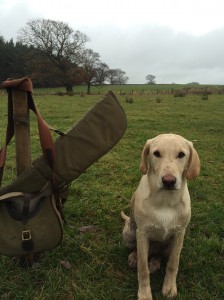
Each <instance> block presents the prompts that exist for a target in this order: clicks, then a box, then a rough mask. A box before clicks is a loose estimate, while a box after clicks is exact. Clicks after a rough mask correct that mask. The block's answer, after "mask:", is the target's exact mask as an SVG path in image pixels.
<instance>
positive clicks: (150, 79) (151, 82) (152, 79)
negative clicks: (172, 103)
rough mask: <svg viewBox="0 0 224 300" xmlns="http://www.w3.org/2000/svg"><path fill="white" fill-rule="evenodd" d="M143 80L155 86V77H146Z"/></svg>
mask: <svg viewBox="0 0 224 300" xmlns="http://www.w3.org/2000/svg"><path fill="white" fill-rule="evenodd" d="M145 79H146V80H147V84H156V80H155V79H156V76H154V75H151V74H150V75H147V76H146V77H145Z"/></svg>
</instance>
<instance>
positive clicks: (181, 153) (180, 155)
mask: <svg viewBox="0 0 224 300" xmlns="http://www.w3.org/2000/svg"><path fill="white" fill-rule="evenodd" d="M184 156H185V153H184V152H182V151H181V152H179V153H178V156H177V157H178V158H183V157H184Z"/></svg>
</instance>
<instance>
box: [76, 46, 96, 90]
mask: <svg viewBox="0 0 224 300" xmlns="http://www.w3.org/2000/svg"><path fill="white" fill-rule="evenodd" d="M100 63H101V61H100V55H99V53H97V52H94V51H93V50H91V49H86V50H84V51H83V55H82V58H81V64H80V66H81V70H82V75H81V78H82V79H83V81H84V82H85V83H86V84H87V93H88V94H90V86H91V85H94V84H96V83H97V72H96V70H97V68H98V67H99V65H100Z"/></svg>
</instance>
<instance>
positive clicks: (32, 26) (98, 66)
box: [0, 18, 129, 93]
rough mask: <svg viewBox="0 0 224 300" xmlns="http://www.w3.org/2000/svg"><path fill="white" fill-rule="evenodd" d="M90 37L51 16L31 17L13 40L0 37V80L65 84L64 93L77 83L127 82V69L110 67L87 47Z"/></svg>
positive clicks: (47, 84)
mask: <svg viewBox="0 0 224 300" xmlns="http://www.w3.org/2000/svg"><path fill="white" fill-rule="evenodd" d="M88 41H89V38H88V37H87V35H86V34H84V33H82V32H80V31H74V30H73V29H72V28H71V27H69V25H68V24H66V23H64V22H60V21H54V20H50V19H40V18H38V19H32V20H30V21H28V22H27V23H26V25H25V26H24V27H22V28H21V29H20V30H19V32H18V37H17V41H16V43H14V41H13V40H12V39H11V40H10V41H5V39H4V38H3V37H2V36H0V80H1V82H2V81H4V80H6V79H7V78H10V77H11V78H20V77H24V76H28V77H30V78H31V80H32V82H33V84H34V85H35V86H36V87H56V86H64V87H65V88H66V91H67V92H71V91H73V87H74V86H75V85H78V84H85V85H86V86H87V93H90V88H91V86H93V85H103V84H106V83H109V84H126V83H127V81H128V79H129V78H128V77H127V76H126V72H125V71H123V70H121V69H119V68H117V69H110V68H109V66H108V65H107V64H106V63H104V62H102V61H101V59H100V55H99V53H97V52H94V51H93V50H92V49H88V48H87V47H86V44H87V42H88Z"/></svg>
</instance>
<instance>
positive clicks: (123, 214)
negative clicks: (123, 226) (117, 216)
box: [121, 210, 130, 222]
mask: <svg viewBox="0 0 224 300" xmlns="http://www.w3.org/2000/svg"><path fill="white" fill-rule="evenodd" d="M121 218H122V219H123V220H124V221H125V222H129V220H130V217H129V216H127V215H126V214H125V213H124V212H123V210H122V212H121Z"/></svg>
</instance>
